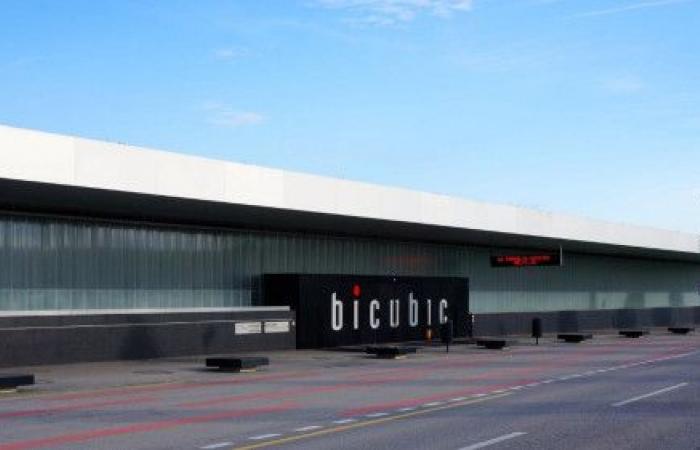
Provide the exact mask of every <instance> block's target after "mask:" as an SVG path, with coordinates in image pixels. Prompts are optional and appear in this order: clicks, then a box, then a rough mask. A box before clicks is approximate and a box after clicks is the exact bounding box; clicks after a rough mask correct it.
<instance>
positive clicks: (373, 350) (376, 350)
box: [365, 345, 417, 359]
mask: <svg viewBox="0 0 700 450" xmlns="http://www.w3.org/2000/svg"><path fill="white" fill-rule="evenodd" d="M416 351H417V349H416V347H404V346H399V345H381V346H369V347H367V348H366V349H365V352H366V353H367V354H369V355H375V356H376V357H377V358H381V359H394V358H399V357H401V356H406V355H408V354H411V353H416Z"/></svg>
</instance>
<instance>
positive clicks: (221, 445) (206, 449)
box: [199, 442, 233, 450]
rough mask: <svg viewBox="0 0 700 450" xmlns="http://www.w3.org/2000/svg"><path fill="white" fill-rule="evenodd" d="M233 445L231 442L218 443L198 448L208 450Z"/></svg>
mask: <svg viewBox="0 0 700 450" xmlns="http://www.w3.org/2000/svg"><path fill="white" fill-rule="evenodd" d="M232 445H233V442H219V443H218V444H211V445H205V446H204V447H199V448H201V449H202V450H210V449H213V448H221V447H230V446H232Z"/></svg>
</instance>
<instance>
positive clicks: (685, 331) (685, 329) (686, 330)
mask: <svg viewBox="0 0 700 450" xmlns="http://www.w3.org/2000/svg"><path fill="white" fill-rule="evenodd" d="M668 331H670V332H671V333H673V334H688V333H690V332H691V331H695V328H694V327H668Z"/></svg>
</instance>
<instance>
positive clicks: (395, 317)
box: [389, 298, 399, 328]
mask: <svg viewBox="0 0 700 450" xmlns="http://www.w3.org/2000/svg"><path fill="white" fill-rule="evenodd" d="M389 325H391V328H398V326H399V299H398V298H397V299H394V300H389Z"/></svg>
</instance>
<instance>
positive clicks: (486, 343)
mask: <svg viewBox="0 0 700 450" xmlns="http://www.w3.org/2000/svg"><path fill="white" fill-rule="evenodd" d="M509 344H510V343H509V342H508V340H507V339H502V338H477V339H476V345H477V346H479V347H484V348H488V349H490V350H500V349H502V348H503V347H507V346H508V345H509Z"/></svg>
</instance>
